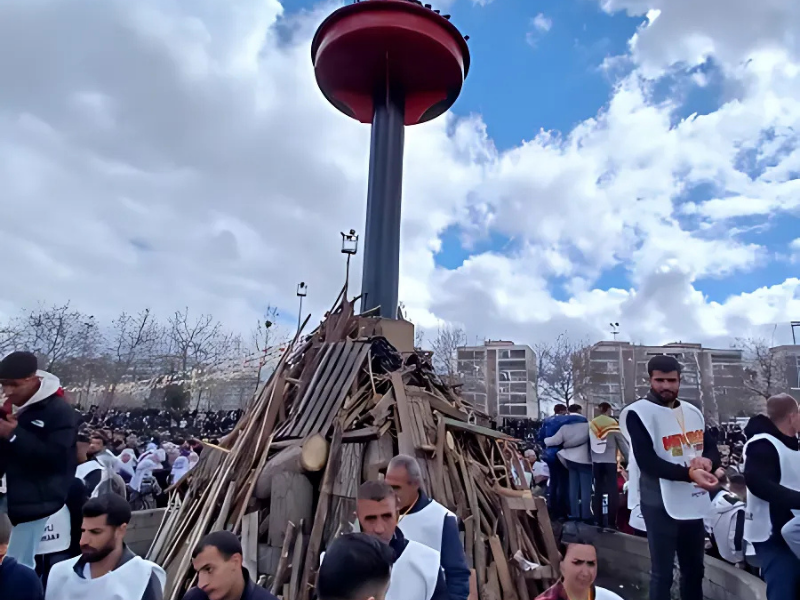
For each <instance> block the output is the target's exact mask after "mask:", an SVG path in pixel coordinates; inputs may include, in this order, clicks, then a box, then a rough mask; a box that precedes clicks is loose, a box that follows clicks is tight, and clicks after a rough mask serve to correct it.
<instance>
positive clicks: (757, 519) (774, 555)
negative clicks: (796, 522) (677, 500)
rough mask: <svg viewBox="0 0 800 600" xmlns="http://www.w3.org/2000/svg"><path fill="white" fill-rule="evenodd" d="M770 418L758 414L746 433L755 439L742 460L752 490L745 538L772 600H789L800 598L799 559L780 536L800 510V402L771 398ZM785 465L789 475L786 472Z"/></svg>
mask: <svg viewBox="0 0 800 600" xmlns="http://www.w3.org/2000/svg"><path fill="white" fill-rule="evenodd" d="M767 415H768V416H764V415H756V416H755V417H753V418H752V419H750V422H749V423H748V424H747V427H745V429H744V432H745V435H746V436H747V437H748V439H750V440H751V441H749V442H748V443H747V446H745V455H744V458H745V463H744V478H745V481H746V482H747V491H748V494H747V495H748V507H747V512H748V520H747V521H746V523H745V539H746V540H747V541H749V542H753V547H754V548H755V551H756V556H757V558H758V560H759V562H760V563H761V573H762V576H763V577H764V580H765V581H766V582H767V598H768V600H786V599H788V598H800V560H798V558H797V557H796V556H795V555H794V554H793V553H792V551H791V550H790V549H789V546H788V545H787V544H786V542H785V541H784V539H783V537H782V536H781V528H782V527H783V526H784V525H785V524H786V523H787V522H788V521H789V520H790V519H791V518H792V516H793V515H792V511H793V510H800V486H798V483H800V481H798V480H799V479H800V477H798V473H800V465H798V462H799V461H800V452H798V449H800V446H798V441H797V434H798V431H800V413H799V412H798V407H797V401H796V400H795V399H794V398H792V397H791V396H789V395H788V394H780V395H778V396H773V397H771V398H770V399H769V400H767ZM755 436H759V437H758V438H755ZM782 464H784V465H785V466H786V467H787V470H788V471H789V472H786V473H783V472H782V469H781V465H782ZM789 486H791V487H789ZM753 500H755V501H756V503H757V502H758V501H759V500H760V501H761V502H766V503H767V504H768V506H769V510H768V514H762V513H761V511H757V510H754V507H755V504H754V502H753Z"/></svg>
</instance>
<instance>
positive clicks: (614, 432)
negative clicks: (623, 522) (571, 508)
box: [589, 402, 629, 529]
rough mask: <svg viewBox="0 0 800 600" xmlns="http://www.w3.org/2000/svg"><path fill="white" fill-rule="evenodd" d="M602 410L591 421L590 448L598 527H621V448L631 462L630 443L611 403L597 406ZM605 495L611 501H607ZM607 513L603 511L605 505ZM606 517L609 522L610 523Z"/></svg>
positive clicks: (593, 500)
mask: <svg viewBox="0 0 800 600" xmlns="http://www.w3.org/2000/svg"><path fill="white" fill-rule="evenodd" d="M597 412H598V413H599V414H598V415H597V416H596V417H595V418H594V419H592V420H591V421H590V422H589V447H590V449H591V454H592V477H593V479H594V496H593V498H592V510H593V511H594V519H595V523H596V524H597V526H598V527H606V526H607V527H609V528H611V529H616V528H617V511H618V510H619V492H618V491H617V450H619V451H620V452H621V453H622V457H623V458H624V459H625V462H627V461H628V453H629V449H628V442H627V441H626V440H625V436H624V435H622V432H621V431H620V429H619V423H618V422H617V420H616V419H615V418H614V417H612V416H611V405H610V404H609V403H608V402H601V403H600V404H599V405H598V407H597ZM603 497H606V498H607V501H606V502H605V503H604V502H603ZM604 506H605V507H606V509H607V510H606V514H605V515H604V514H603V507H604ZM606 517H607V518H608V519H607V520H608V523H606Z"/></svg>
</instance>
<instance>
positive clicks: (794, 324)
mask: <svg viewBox="0 0 800 600" xmlns="http://www.w3.org/2000/svg"><path fill="white" fill-rule="evenodd" d="M789 325H791V326H792V345H794V346H797V336H796V335H795V332H794V330H795V329H797V328H798V327H800V321H791V322H790V323H789Z"/></svg>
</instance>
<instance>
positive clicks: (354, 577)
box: [317, 533, 394, 600]
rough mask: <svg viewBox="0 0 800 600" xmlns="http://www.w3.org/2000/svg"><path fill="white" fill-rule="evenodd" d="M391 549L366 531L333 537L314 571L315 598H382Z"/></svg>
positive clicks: (387, 585)
mask: <svg viewBox="0 0 800 600" xmlns="http://www.w3.org/2000/svg"><path fill="white" fill-rule="evenodd" d="M392 563H394V552H393V551H392V549H391V548H390V547H389V546H388V545H387V544H384V543H382V542H380V541H379V540H378V539H376V538H374V537H372V536H370V535H367V534H366V533H348V534H345V535H342V536H340V537H338V538H337V539H335V540H334V541H333V543H332V544H331V545H330V547H329V548H328V551H327V552H326V553H325V560H323V561H322V564H321V565H320V567H319V574H318V575H317V597H318V598H319V600H384V599H385V598H386V591H387V590H388V589H389V582H390V581H391V576H392Z"/></svg>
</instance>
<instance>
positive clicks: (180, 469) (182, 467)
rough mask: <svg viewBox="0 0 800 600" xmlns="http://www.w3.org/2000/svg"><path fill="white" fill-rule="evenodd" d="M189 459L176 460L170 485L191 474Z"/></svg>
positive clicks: (181, 457) (180, 457)
mask: <svg viewBox="0 0 800 600" xmlns="http://www.w3.org/2000/svg"><path fill="white" fill-rule="evenodd" d="M190 468H191V467H190V466H189V459H188V458H186V457H185V456H179V457H178V458H176V459H175V464H174V465H172V475H171V476H170V481H169V482H170V485H175V484H176V483H178V481H179V480H180V478H181V477H183V476H184V475H186V473H188V472H189V469H190Z"/></svg>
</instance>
